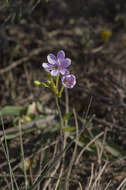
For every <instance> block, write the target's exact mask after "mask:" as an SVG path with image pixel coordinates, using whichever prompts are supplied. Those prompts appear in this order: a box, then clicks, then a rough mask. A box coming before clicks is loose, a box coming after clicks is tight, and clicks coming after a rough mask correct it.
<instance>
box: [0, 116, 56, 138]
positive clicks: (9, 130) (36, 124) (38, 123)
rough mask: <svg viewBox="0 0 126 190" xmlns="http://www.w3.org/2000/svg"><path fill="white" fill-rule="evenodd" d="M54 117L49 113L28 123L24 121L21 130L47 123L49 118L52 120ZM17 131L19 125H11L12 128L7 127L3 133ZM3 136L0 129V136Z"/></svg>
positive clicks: (7, 133)
mask: <svg viewBox="0 0 126 190" xmlns="http://www.w3.org/2000/svg"><path fill="white" fill-rule="evenodd" d="M54 117H55V115H50V116H47V117H45V118H44V119H40V120H38V121H32V122H29V123H25V124H23V125H22V132H23V131H24V130H26V129H30V128H32V127H34V126H39V125H40V124H42V123H47V122H49V121H51V120H53V119H54ZM18 131H19V126H16V127H12V128H9V129H6V130H5V133H6V136H7V135H9V134H11V133H16V132H18ZM1 136H3V131H0V137H1Z"/></svg>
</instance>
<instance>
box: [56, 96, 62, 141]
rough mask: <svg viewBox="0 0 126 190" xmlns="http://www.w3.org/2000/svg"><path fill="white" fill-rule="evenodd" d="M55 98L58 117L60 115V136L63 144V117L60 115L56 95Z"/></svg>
mask: <svg viewBox="0 0 126 190" xmlns="http://www.w3.org/2000/svg"><path fill="white" fill-rule="evenodd" d="M55 100H56V106H57V109H58V113H59V117H60V137H61V142H62V144H63V126H64V124H63V117H62V112H61V109H60V106H59V100H58V97H57V96H55Z"/></svg>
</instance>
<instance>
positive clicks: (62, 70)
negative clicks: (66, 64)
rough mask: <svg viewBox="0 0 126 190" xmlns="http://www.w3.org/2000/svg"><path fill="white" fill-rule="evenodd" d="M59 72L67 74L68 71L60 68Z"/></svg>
mask: <svg viewBox="0 0 126 190" xmlns="http://www.w3.org/2000/svg"><path fill="white" fill-rule="evenodd" d="M60 73H61V74H62V75H68V74H69V73H70V72H69V71H68V70H67V69H61V70H60Z"/></svg>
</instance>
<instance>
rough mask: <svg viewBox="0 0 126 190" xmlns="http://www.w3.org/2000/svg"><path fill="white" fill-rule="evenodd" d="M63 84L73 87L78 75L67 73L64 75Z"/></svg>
mask: <svg viewBox="0 0 126 190" xmlns="http://www.w3.org/2000/svg"><path fill="white" fill-rule="evenodd" d="M61 80H62V84H63V86H65V87H66V88H73V87H74V85H75V84H76V77H75V76H74V75H65V76H63V77H62V79H61Z"/></svg>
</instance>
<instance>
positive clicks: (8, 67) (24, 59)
mask: <svg viewBox="0 0 126 190" xmlns="http://www.w3.org/2000/svg"><path fill="white" fill-rule="evenodd" d="M40 52H42V48H38V49H34V50H32V51H31V52H30V53H29V56H27V57H24V58H22V59H20V60H18V61H15V62H13V63H12V64H11V65H9V66H7V67H5V68H4V69H1V70H0V75H1V74H4V73H6V72H8V71H10V70H12V69H14V68H15V67H17V66H18V65H21V64H23V63H25V62H26V61H28V60H29V59H30V58H32V57H33V56H36V55H38V54H39V53H40Z"/></svg>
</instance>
